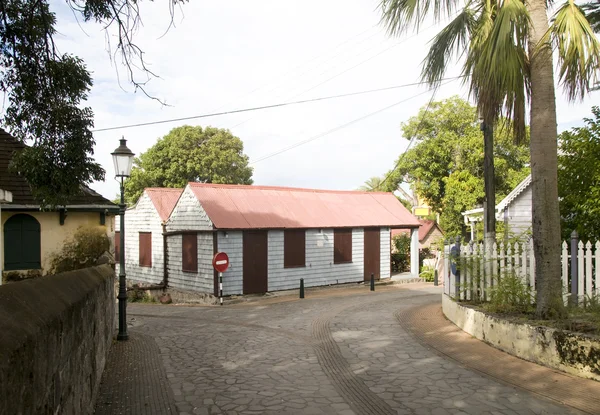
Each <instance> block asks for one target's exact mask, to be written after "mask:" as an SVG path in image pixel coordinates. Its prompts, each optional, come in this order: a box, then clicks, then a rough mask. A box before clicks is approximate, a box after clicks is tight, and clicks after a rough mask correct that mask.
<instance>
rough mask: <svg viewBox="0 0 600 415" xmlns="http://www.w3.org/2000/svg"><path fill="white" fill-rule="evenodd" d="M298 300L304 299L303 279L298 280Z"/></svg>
mask: <svg viewBox="0 0 600 415" xmlns="http://www.w3.org/2000/svg"><path fill="white" fill-rule="evenodd" d="M300 298H304V278H300Z"/></svg>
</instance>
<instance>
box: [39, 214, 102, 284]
mask: <svg viewBox="0 0 600 415" xmlns="http://www.w3.org/2000/svg"><path fill="white" fill-rule="evenodd" d="M109 249H110V241H109V239H108V236H107V235H106V228H105V227H104V226H85V227H84V226H81V227H79V228H78V229H77V231H76V232H75V234H74V235H73V237H72V238H71V239H70V240H68V241H66V242H65V244H64V245H63V247H62V249H61V250H60V251H58V252H56V253H54V255H53V256H52V259H51V263H50V273H52V274H58V273H61V272H65V271H73V270H76V269H82V268H88V267H92V266H94V265H96V261H97V260H98V258H99V257H100V256H101V255H102V254H103V253H104V252H106V251H108V250H109Z"/></svg>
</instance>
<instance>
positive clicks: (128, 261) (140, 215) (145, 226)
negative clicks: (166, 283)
mask: <svg viewBox="0 0 600 415" xmlns="http://www.w3.org/2000/svg"><path fill="white" fill-rule="evenodd" d="M120 219H121V218H120V217H117V219H116V221H115V230H116V231H119V229H120ZM140 232H151V233H152V266H151V267H140ZM163 247H164V245H163V229H162V221H161V219H160V216H159V215H158V212H157V211H156V208H155V207H154V204H153V203H152V200H150V197H148V195H147V194H146V192H144V193H143V194H142V196H140V198H139V200H138V202H137V203H136V205H135V206H134V207H132V208H131V209H127V211H126V212H125V273H126V275H127V278H128V279H130V280H133V281H136V282H138V281H139V282H146V283H150V284H159V283H160V282H162V280H163V275H164V249H163ZM115 263H116V272H117V275H118V274H119V258H115Z"/></svg>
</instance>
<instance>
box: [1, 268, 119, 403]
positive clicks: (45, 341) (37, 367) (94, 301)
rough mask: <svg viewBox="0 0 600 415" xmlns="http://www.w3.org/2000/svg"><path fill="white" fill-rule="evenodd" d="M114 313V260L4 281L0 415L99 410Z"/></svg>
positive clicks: (2, 289)
mask: <svg viewBox="0 0 600 415" xmlns="http://www.w3.org/2000/svg"><path fill="white" fill-rule="evenodd" d="M114 315H115V298H114V272H113V270H112V269H111V268H110V267H109V266H108V265H102V266H99V267H95V268H88V269H84V270H79V271H73V272H68V273H64V274H59V275H54V276H48V277H42V278H38V279H35V280H27V281H22V282H18V283H13V284H7V285H3V286H1V287H0V333H2V335H1V336H0V385H2V387H1V388H0V413H1V414H91V413H93V412H94V403H95V400H96V396H97V392H98V388H99V386H100V378H101V375H102V371H103V369H104V365H105V362H106V358H107V355H108V351H109V348H110V345H111V342H112V338H113V334H114V331H115V324H114Z"/></svg>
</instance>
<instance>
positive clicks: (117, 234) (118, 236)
mask: <svg viewBox="0 0 600 415" xmlns="http://www.w3.org/2000/svg"><path fill="white" fill-rule="evenodd" d="M120 259H121V232H119V231H117V232H115V261H116V262H119V260H120Z"/></svg>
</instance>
